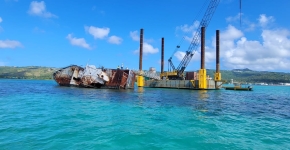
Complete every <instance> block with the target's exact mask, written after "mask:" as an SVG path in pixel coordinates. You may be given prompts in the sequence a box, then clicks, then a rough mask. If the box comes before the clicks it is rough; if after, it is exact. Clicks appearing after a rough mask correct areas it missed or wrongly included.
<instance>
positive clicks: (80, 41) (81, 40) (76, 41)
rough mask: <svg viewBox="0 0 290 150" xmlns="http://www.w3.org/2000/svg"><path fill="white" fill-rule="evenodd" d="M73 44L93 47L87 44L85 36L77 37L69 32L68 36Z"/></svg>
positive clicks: (87, 47) (88, 47)
mask: <svg viewBox="0 0 290 150" xmlns="http://www.w3.org/2000/svg"><path fill="white" fill-rule="evenodd" d="M66 38H67V39H68V40H69V41H70V43H71V44H72V45H75V46H80V47H82V48H86V49H91V47H90V45H89V44H87V42H86V40H85V39H84V38H75V37H73V36H72V34H68V35H67V37H66Z"/></svg>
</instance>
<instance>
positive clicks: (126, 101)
mask: <svg viewBox="0 0 290 150" xmlns="http://www.w3.org/2000/svg"><path fill="white" fill-rule="evenodd" d="M0 85H1V86H0V112H1V113H0V121H1V124H0V147H1V148H3V149H78V148H82V149H140V148H143V149H191V148H196V149H285V148H287V147H290V145H289V144H288V143H289V141H290V139H289V137H290V135H289V131H290V127H289V123H290V121H289V119H290V109H288V108H289V107H288V106H289V104H290V100H289V97H290V95H289V92H287V91H288V90H289V89H287V88H286V87H271V88H270V87H259V86H257V87H254V88H255V90H254V91H252V92H237V91H227V90H220V91H191V90H176V89H149V88H145V89H143V90H140V89H138V88H136V89H134V90H106V89H83V88H74V87H60V86H57V85H56V84H55V83H54V82H53V81H37V80H0ZM10 87H13V88H10Z"/></svg>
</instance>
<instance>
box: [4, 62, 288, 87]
mask: <svg viewBox="0 0 290 150" xmlns="http://www.w3.org/2000/svg"><path fill="white" fill-rule="evenodd" d="M55 70H57V68H50V67H39V66H29V67H9V66H0V78H8V79H52V74H53V72H54V71H55ZM214 73H215V70H212V69H207V74H208V75H209V76H210V77H212V78H213V77H214ZM221 73H222V80H224V81H227V82H229V81H230V80H231V79H234V81H237V82H249V83H273V84H279V83H290V73H281V72H267V71H252V70H250V69H247V68H246V69H234V70H221Z"/></svg>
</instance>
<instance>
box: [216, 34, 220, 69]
mask: <svg viewBox="0 0 290 150" xmlns="http://www.w3.org/2000/svg"><path fill="white" fill-rule="evenodd" d="M216 72H217V73H219V72H220V31H219V30H216Z"/></svg>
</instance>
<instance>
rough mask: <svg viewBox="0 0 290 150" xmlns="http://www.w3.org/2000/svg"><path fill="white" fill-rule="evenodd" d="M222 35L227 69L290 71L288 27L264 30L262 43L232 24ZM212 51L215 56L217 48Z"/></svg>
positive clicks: (222, 57)
mask: <svg viewBox="0 0 290 150" xmlns="http://www.w3.org/2000/svg"><path fill="white" fill-rule="evenodd" d="M229 34H231V35H229ZM220 37H221V40H220V41H221V43H220V49H221V60H222V62H221V63H223V64H224V65H225V66H226V67H227V69H237V68H250V69H253V70H260V71H269V70H287V69H288V70H289V66H290V59H289V58H290V38H289V37H290V31H289V30H287V29H277V30H262V33H261V38H262V41H261V42H260V41H256V40H247V38H246V37H244V36H243V33H242V32H241V31H240V30H238V29H236V28H235V27H234V26H231V25H229V26H228V28H227V29H226V30H224V31H222V32H221V35H220ZM209 53H212V55H214V56H215V52H214V51H211V52H209ZM213 59H214V57H213Z"/></svg>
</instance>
